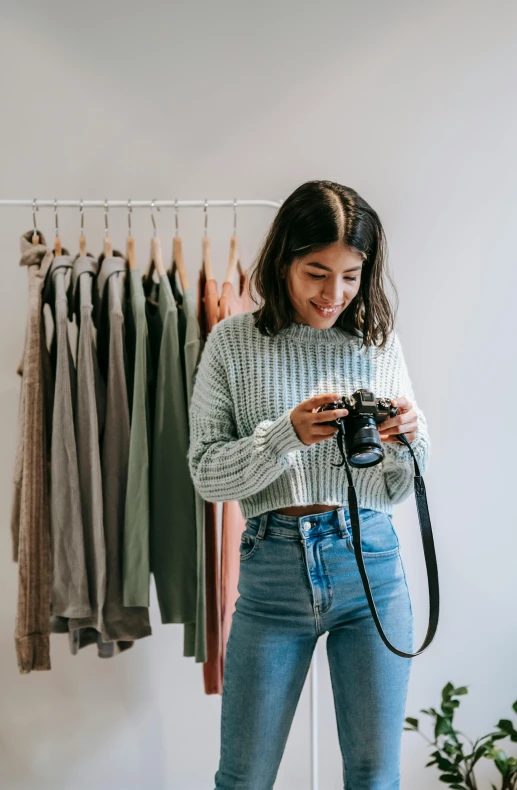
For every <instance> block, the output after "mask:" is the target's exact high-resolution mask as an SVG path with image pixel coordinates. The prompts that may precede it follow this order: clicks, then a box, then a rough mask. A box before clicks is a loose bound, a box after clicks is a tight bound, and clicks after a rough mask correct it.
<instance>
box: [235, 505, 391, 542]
mask: <svg viewBox="0 0 517 790" xmlns="http://www.w3.org/2000/svg"><path fill="white" fill-rule="evenodd" d="M358 511H359V523H360V524H364V523H366V522H367V521H368V520H369V519H370V518H374V517H375V516H377V515H378V511H377V510H372V509H370V508H364V507H359V508H358ZM246 527H247V529H250V530H251V531H252V532H255V533H256V534H257V535H258V537H260V538H263V537H264V535H265V534H266V532H270V533H271V534H273V535H275V534H276V535H284V536H285V537H293V538H298V539H299V538H300V537H311V536H312V537H314V536H317V535H318V536H321V535H327V534H330V533H332V532H339V533H340V534H341V537H343V538H344V537H348V536H351V535H352V522H351V518H350V510H349V508H348V507H346V506H345V505H343V506H342V507H338V508H336V509H335V510H328V511H326V512H325V513H312V514H311V513H309V514H308V515H306V516H286V515H284V514H283V513H277V512H276V511H274V510H268V511H266V512H265V513H261V514H260V515H258V516H252V517H251V518H248V519H247V520H246Z"/></svg>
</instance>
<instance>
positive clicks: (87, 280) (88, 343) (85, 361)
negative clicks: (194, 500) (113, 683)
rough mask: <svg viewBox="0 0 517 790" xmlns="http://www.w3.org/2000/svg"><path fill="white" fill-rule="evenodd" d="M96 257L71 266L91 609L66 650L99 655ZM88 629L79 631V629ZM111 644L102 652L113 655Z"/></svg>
mask: <svg viewBox="0 0 517 790" xmlns="http://www.w3.org/2000/svg"><path fill="white" fill-rule="evenodd" d="M98 265H99V264H98V261H97V260H96V259H95V258H94V257H93V256H85V257H80V256H77V258H76V259H75V261H74V265H73V270H72V294H73V301H74V309H75V315H76V321H77V325H78V329H79V337H78V342H77V379H78V387H77V393H76V405H75V417H76V422H75V432H76V444H77V459H78V465H79V484H80V490H81V510H82V519H83V533H84V548H85V555H86V570H87V576H88V591H89V598H90V605H91V614H90V615H89V616H88V617H83V618H74V619H70V620H69V621H68V629H69V632H70V650H71V652H72V653H74V654H75V653H77V651H78V649H79V648H80V647H83V646H84V645H85V644H90V642H97V643H98V644H99V655H102V656H104V654H105V649H104V648H103V646H102V645H103V642H102V637H101V634H102V633H103V620H102V608H103V605H104V596H105V591H106V548H105V545H104V525H103V518H102V474H101V458H100V443H99V442H100V437H101V434H102V430H103V427H104V413H105V401H106V387H105V385H104V381H103V380H102V377H101V375H100V371H99V365H98V362H97V352H96V349H95V329H94V326H93V321H92V310H93V304H92V281H93V278H94V277H95V275H96V274H97V269H98ZM86 628H88V634H87V633H86V632H82V633H79V629H86ZM113 650H114V646H113V643H109V646H108V652H110V653H111V654H113Z"/></svg>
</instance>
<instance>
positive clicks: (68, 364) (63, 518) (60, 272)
mask: <svg viewBox="0 0 517 790" xmlns="http://www.w3.org/2000/svg"><path fill="white" fill-rule="evenodd" d="M71 269H72V260H71V258H70V257H69V256H68V255H59V256H56V257H55V258H54V260H53V261H52V264H51V266H50V269H49V272H48V275H47V281H46V283H45V290H44V294H43V298H44V301H46V302H48V304H49V305H50V308H51V310H52V314H53V318H54V327H55V329H54V336H53V339H52V347H51V358H52V360H53V368H54V404H53V409H52V443H51V465H50V538H51V557H52V598H51V600H52V616H54V617H55V616H60V617H87V616H89V615H91V607H90V599H89V594H88V577H87V572H86V558H85V552H84V538H83V523H82V514H81V493H80V488H79V469H78V462H77V448H76V442H75V428H74V403H75V391H76V386H77V381H76V371H75V367H74V361H73V357H72V353H71V350H70V343H69V339H68V297H67V291H68V288H69V284H70V278H71Z"/></svg>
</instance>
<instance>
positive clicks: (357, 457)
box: [317, 388, 398, 467]
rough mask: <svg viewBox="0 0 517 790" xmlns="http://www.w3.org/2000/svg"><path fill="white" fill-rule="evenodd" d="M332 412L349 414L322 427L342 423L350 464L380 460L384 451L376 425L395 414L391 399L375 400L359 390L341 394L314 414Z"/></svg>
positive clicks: (367, 464) (368, 392)
mask: <svg viewBox="0 0 517 790" xmlns="http://www.w3.org/2000/svg"><path fill="white" fill-rule="evenodd" d="M335 409H348V414H347V415H346V417H338V418H337V419H336V420H326V421H325V422H323V423H322V424H323V425H335V426H337V427H339V426H340V423H343V427H344V434H345V447H346V454H347V458H348V461H349V462H350V464H351V465H352V466H357V467H368V466H374V465H375V464H378V463H379V462H380V461H382V459H383V458H384V451H383V448H382V439H381V437H380V436H379V431H378V430H377V425H379V424H381V423H383V422H384V420H387V419H388V418H389V417H395V415H396V414H398V409H397V407H396V406H393V405H392V403H391V399H390V398H376V397H375V395H374V393H373V392H371V391H370V390H367V389H363V388H361V389H358V390H356V391H355V392H354V393H353V394H352V395H344V396H343V397H342V398H339V399H338V400H337V401H333V402H332V403H326V404H324V405H323V406H320V407H319V408H318V410H317V411H330V412H331V411H334V410H335Z"/></svg>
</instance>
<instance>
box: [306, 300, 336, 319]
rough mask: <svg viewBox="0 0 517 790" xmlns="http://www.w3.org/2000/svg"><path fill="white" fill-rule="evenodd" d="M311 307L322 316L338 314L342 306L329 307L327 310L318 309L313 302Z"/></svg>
mask: <svg viewBox="0 0 517 790" xmlns="http://www.w3.org/2000/svg"><path fill="white" fill-rule="evenodd" d="M311 305H312V306H313V307H314V309H315V310H316V312H317V313H319V314H320V315H322V316H330V315H334V314H335V313H337V312H339V310H340V309H341V307H342V305H340V304H338V305H337V306H336V307H330V308H328V307H319V306H318V305H317V304H314V302H311Z"/></svg>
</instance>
